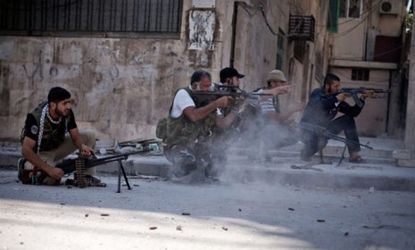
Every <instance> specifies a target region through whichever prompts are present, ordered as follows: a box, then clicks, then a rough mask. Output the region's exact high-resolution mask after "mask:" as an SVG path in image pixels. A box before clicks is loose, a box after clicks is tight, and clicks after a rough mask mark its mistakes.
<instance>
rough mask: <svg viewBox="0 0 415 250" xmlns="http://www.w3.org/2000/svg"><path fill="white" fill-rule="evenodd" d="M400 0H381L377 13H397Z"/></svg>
mask: <svg viewBox="0 0 415 250" xmlns="http://www.w3.org/2000/svg"><path fill="white" fill-rule="evenodd" d="M399 3H400V1H393V0H383V1H381V2H380V5H379V13H380V14H382V15H398V14H399V8H400V5H399Z"/></svg>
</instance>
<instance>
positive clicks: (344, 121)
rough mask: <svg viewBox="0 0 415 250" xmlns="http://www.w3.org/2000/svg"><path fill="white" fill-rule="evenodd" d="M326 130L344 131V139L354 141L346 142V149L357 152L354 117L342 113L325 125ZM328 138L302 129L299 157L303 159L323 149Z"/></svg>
mask: <svg viewBox="0 0 415 250" xmlns="http://www.w3.org/2000/svg"><path fill="white" fill-rule="evenodd" d="M326 129H327V131H329V132H330V133H332V134H336V135H337V134H339V133H340V132H342V131H344V134H345V136H346V139H347V140H349V141H354V142H355V143H346V146H347V149H348V150H349V154H350V153H354V152H359V151H360V145H359V144H357V143H359V137H358V135H357V129H356V123H355V121H354V118H353V117H351V116H348V115H343V116H341V117H339V118H337V119H334V120H332V121H331V122H330V123H329V124H328V126H327V127H326ZM328 139H329V138H327V137H322V136H321V135H318V134H316V133H313V132H311V131H303V135H302V140H303V143H304V147H303V149H302V150H301V157H302V158H303V159H308V158H310V157H311V156H313V155H314V154H315V153H316V152H318V151H319V150H321V149H323V148H324V147H325V146H326V144H327V140H328Z"/></svg>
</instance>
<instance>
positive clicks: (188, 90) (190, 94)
mask: <svg viewBox="0 0 415 250" xmlns="http://www.w3.org/2000/svg"><path fill="white" fill-rule="evenodd" d="M182 89H184V90H186V92H187V93H188V94H189V96H190V98H192V100H193V101H195V99H194V97H193V95H192V90H191V89H190V88H189V87H185V88H179V89H177V90H176V92H175V93H174V95H173V100H172V101H171V105H170V109H169V116H170V114H171V111H172V109H173V103H174V98H175V97H176V95H177V93H178V92H179V91H180V90H182Z"/></svg>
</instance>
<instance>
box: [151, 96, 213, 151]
mask: <svg viewBox="0 0 415 250" xmlns="http://www.w3.org/2000/svg"><path fill="white" fill-rule="evenodd" d="M179 90H180V89H178V90H177V91H176V93H175V95H174V96H176V94H177V92H178V91H179ZM184 90H186V91H187V93H189V95H190V97H191V98H192V99H193V101H194V102H195V104H196V108H198V107H199V106H198V105H197V103H199V102H198V100H197V99H196V97H195V96H193V95H192V90H190V89H189V88H184ZM173 101H174V99H173ZM172 109H173V103H172V105H171V107H170V111H169V116H168V117H166V118H163V119H161V120H160V121H159V122H158V123H157V128H156V136H157V137H158V138H160V139H162V140H163V142H164V143H165V144H166V147H167V148H170V147H172V146H174V145H187V146H192V145H194V144H195V143H196V142H206V141H207V140H209V138H210V136H211V135H212V130H213V128H214V126H215V121H216V116H215V114H214V113H212V114H210V115H209V116H207V117H206V118H205V119H202V120H199V121H197V122H192V121H191V120H189V119H188V118H187V117H186V116H185V115H184V114H182V115H181V116H180V117H178V118H173V117H171V116H170V113H171V110H172Z"/></svg>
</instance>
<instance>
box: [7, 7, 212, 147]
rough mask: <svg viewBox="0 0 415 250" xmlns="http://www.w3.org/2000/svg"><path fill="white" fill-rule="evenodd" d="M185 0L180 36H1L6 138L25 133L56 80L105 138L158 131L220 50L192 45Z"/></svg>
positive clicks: (85, 121) (81, 117)
mask: <svg viewBox="0 0 415 250" xmlns="http://www.w3.org/2000/svg"><path fill="white" fill-rule="evenodd" d="M190 6H191V1H189V0H187V1H184V6H183V9H184V12H183V18H182V28H181V30H182V33H181V35H180V39H171V38H158V39H155V38H153V39H151V38H146V39H125V38H124V39H102V38H63V37H60V38H57V37H55V38H54V37H0V70H1V74H0V75H1V77H0V96H1V112H0V123H1V130H0V138H18V136H19V133H20V129H21V127H22V126H23V123H24V119H25V115H26V113H27V112H29V111H30V110H31V109H32V108H34V106H36V105H37V104H38V103H39V102H40V101H42V100H44V99H45V98H46V96H47V92H48V90H49V89H50V88H51V87H53V86H63V87H65V88H67V89H68V90H69V91H70V92H71V93H72V94H73V97H74V98H75V101H76V104H75V106H74V110H75V114H76V118H77V121H78V123H79V125H80V127H82V128H85V127H87V128H91V129H93V130H95V132H96V133H97V134H98V136H99V137H101V138H102V137H116V138H118V139H120V140H123V139H127V138H135V137H147V138H148V137H154V136H155V135H154V130H155V124H156V122H157V120H158V119H159V118H160V117H163V116H165V115H166V114H167V109H168V107H169V105H170V102H171V96H172V94H173V93H174V90H175V89H177V88H178V87H179V86H186V85H187V84H188V82H189V76H190V75H191V73H192V72H193V71H194V69H196V68H201V67H202V68H205V69H208V70H209V69H210V68H211V67H212V65H213V62H214V61H215V56H216V55H215V51H213V52H212V51H189V50H187V39H186V35H187V32H188V29H187V27H186V25H187V11H188V9H189V8H190Z"/></svg>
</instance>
